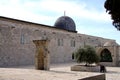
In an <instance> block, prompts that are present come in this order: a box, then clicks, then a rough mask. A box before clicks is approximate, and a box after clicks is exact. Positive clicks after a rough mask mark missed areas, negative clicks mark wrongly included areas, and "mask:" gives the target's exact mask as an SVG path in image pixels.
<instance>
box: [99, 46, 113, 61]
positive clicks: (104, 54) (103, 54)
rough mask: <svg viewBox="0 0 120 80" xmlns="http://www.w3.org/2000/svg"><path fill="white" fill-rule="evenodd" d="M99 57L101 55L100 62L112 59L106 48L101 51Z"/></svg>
mask: <svg viewBox="0 0 120 80" xmlns="http://www.w3.org/2000/svg"><path fill="white" fill-rule="evenodd" d="M100 57H101V60H100V62H112V61H113V59H112V56H111V52H110V51H109V50H108V49H107V48H105V49H103V50H102V51H101V53H100Z"/></svg>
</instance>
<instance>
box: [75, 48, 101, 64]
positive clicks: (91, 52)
mask: <svg viewBox="0 0 120 80" xmlns="http://www.w3.org/2000/svg"><path fill="white" fill-rule="evenodd" d="M74 57H75V60H76V61H77V62H78V63H82V62H84V63H86V66H88V65H90V64H93V63H98V62H99V61H100V57H99V56H98V55H97V54H96V51H95V49H94V48H93V47H91V46H85V47H84V48H79V49H78V50H77V51H76V52H74Z"/></svg>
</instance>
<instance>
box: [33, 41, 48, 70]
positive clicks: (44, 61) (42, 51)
mask: <svg viewBox="0 0 120 80" xmlns="http://www.w3.org/2000/svg"><path fill="white" fill-rule="evenodd" d="M33 43H34V44H35V45H36V53H35V68H36V69H38V70H49V68H50V67H49V64H50V59H49V56H50V55H49V51H48V40H33Z"/></svg>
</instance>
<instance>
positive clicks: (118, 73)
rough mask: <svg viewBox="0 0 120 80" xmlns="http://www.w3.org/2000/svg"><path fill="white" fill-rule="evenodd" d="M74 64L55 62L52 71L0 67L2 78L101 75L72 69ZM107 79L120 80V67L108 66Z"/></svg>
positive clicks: (62, 79) (66, 79)
mask: <svg viewBox="0 0 120 80" xmlns="http://www.w3.org/2000/svg"><path fill="white" fill-rule="evenodd" d="M71 65H74V64H54V65H52V66H51V69H50V71H43V70H35V69H33V68H34V67H33V66H21V67H16V68H0V80H78V79H81V78H84V77H89V76H94V75H99V74H101V73H99V72H98V73H95V72H79V71H77V72H75V71H70V66H71ZM107 70H108V72H107V73H105V74H106V80H119V79H120V68H119V67H107Z"/></svg>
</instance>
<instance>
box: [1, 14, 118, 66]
mask: <svg viewBox="0 0 120 80" xmlns="http://www.w3.org/2000/svg"><path fill="white" fill-rule="evenodd" d="M34 40H48V42H49V43H48V52H49V54H50V63H66V62H72V61H73V59H72V53H73V52H74V51H76V50H77V49H78V48H79V47H83V46H85V45H90V46H93V47H95V49H96V52H97V54H99V55H100V57H101V64H104V65H107V66H120V46H119V44H117V43H116V41H115V40H112V39H106V38H102V37H97V36H91V35H86V34H81V33H77V30H76V25H75V22H74V21H73V19H72V18H70V17H68V16H61V17H59V18H58V19H57V20H56V22H55V24H54V26H49V25H44V24H39V23H33V22H28V21H23V20H18V19H13V18H8V17H3V16H0V67H9V66H20V65H34V64H35V56H36V55H35V52H36V46H35V44H34Z"/></svg>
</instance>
